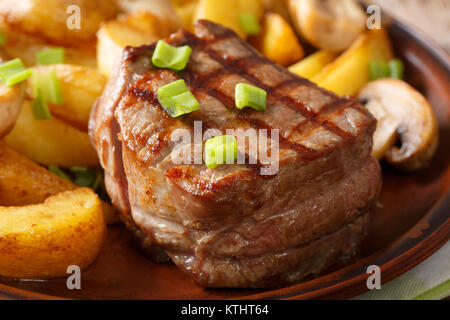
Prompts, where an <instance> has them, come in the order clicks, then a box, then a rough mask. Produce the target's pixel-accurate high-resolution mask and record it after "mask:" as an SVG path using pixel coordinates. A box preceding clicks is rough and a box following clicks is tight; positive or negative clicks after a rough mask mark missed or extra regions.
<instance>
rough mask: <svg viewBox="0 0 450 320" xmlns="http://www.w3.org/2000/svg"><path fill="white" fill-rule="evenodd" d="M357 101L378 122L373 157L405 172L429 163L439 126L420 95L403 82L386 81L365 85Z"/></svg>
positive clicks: (428, 105)
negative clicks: (383, 159) (363, 105)
mask: <svg viewBox="0 0 450 320" xmlns="http://www.w3.org/2000/svg"><path fill="white" fill-rule="evenodd" d="M358 99H359V100H360V101H361V102H363V103H364V104H365V106H366V107H367V109H368V110H369V111H370V112H371V113H372V114H373V115H374V116H375V118H376V119H377V120H378V124H377V128H376V131H375V134H374V137H373V140H374V145H373V152H372V154H373V155H374V156H375V157H377V158H378V159H382V158H383V157H385V158H386V160H387V161H388V162H389V163H390V164H392V165H394V166H396V167H397V168H399V169H401V170H405V171H414V170H417V169H420V168H422V167H424V166H426V165H427V164H428V162H429V161H430V159H431V158H432V157H433V155H434V153H435V151H436V148H437V144H438V125H437V121H436V117H435V115H434V113H433V110H432V108H431V106H430V104H429V103H428V101H427V100H426V99H425V97H424V96H423V95H421V94H420V93H419V92H418V91H417V90H415V89H414V88H412V87H411V86H410V85H409V84H407V83H406V82H404V81H401V80H397V79H388V78H386V79H380V80H376V81H373V82H370V83H368V84H367V85H366V86H365V87H363V88H362V90H361V92H360V93H359V96H358ZM397 140H399V142H400V144H399V146H397V145H396V142H397Z"/></svg>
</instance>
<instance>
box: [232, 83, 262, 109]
mask: <svg viewBox="0 0 450 320" xmlns="http://www.w3.org/2000/svg"><path fill="white" fill-rule="evenodd" d="M235 103H236V107H237V108H238V109H243V108H245V107H250V108H253V109H255V110H258V111H262V110H266V107H267V92H266V91H265V90H263V89H261V88H258V87H255V86H252V85H250V84H247V83H238V84H237V85H236V89H235Z"/></svg>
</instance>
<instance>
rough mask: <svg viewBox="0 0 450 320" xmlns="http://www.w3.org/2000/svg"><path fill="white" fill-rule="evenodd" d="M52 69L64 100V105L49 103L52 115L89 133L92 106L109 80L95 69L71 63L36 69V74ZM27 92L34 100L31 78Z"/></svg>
mask: <svg viewBox="0 0 450 320" xmlns="http://www.w3.org/2000/svg"><path fill="white" fill-rule="evenodd" d="M51 69H54V70H55V73H56V76H57V77H58V79H59V81H60V83H61V91H62V94H63V98H64V99H63V100H64V102H63V104H62V105H57V106H55V105H51V104H49V107H50V111H51V113H52V115H54V116H55V117H56V118H58V119H61V120H63V121H65V122H67V123H69V124H71V125H73V126H74V127H76V128H79V129H81V130H83V131H87V125H88V121H89V115H90V112H91V108H92V105H93V104H94V102H95V100H96V99H97V98H98V97H99V96H100V95H101V93H102V91H103V87H104V86H105V83H106V77H105V76H104V75H102V74H100V73H99V72H97V71H95V70H93V69H90V68H86V67H82V66H76V65H69V64H57V65H48V66H36V67H34V68H33V71H34V72H41V73H44V74H45V73H48V72H49V71H50V70H51ZM26 93H27V96H28V97H29V98H30V99H34V98H35V97H34V96H33V81H32V80H31V78H30V79H28V81H27V82H26Z"/></svg>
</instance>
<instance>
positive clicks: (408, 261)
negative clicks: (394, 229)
mask: <svg viewBox="0 0 450 320" xmlns="http://www.w3.org/2000/svg"><path fill="white" fill-rule="evenodd" d="M394 26H395V27H396V28H399V29H400V30H401V31H402V32H403V33H406V34H408V35H409V36H410V37H412V38H414V40H415V41H416V42H418V43H419V44H420V46H421V47H423V48H424V49H425V51H426V52H427V53H428V54H429V55H430V56H432V57H433V58H435V59H436V60H437V61H438V63H439V64H441V65H443V66H444V69H445V72H447V73H448V74H450V55H449V54H448V53H447V52H446V51H445V50H444V49H442V48H441V47H440V46H439V45H438V44H437V42H436V41H434V40H433V39H432V38H430V37H429V36H428V35H425V34H424V33H423V32H422V31H420V30H418V29H417V28H415V27H413V26H410V25H409V24H407V23H404V22H402V21H400V20H399V19H392V23H391V24H390V25H389V26H388V27H387V29H389V28H391V27H394ZM447 170H448V169H447ZM444 174H445V172H444ZM445 210H450V186H449V185H447V186H446V188H445V190H444V191H443V192H442V194H441V197H440V198H439V199H438V200H437V201H436V202H435V203H434V205H433V207H432V208H430V209H429V210H428V212H427V214H426V215H425V216H424V217H422V219H421V220H419V221H418V222H417V223H416V224H415V225H414V226H413V227H411V229H410V230H408V231H407V232H405V233H404V234H403V235H402V236H400V237H399V238H397V239H396V240H395V241H393V242H392V243H390V244H389V245H388V246H386V247H383V248H382V249H380V250H379V251H377V252H375V253H373V254H371V255H370V256H368V257H365V258H363V259H362V260H359V261H357V262H355V263H354V264H351V265H349V266H346V267H344V268H341V269H339V270H336V271H334V272H332V273H329V274H326V275H324V276H321V277H318V278H315V279H312V280H310V281H307V282H303V283H299V284H295V285H291V286H288V287H284V288H281V289H276V290H267V291H265V292H262V293H256V294H251V295H246V296H242V297H235V298H231V300H233V299H234V300H240V299H252V300H255V299H324V298H326V299H330V298H331V299H346V298H352V297H355V296H357V295H359V294H362V293H364V292H366V291H368V289H367V287H366V286H364V285H362V284H363V283H365V281H366V280H367V276H368V274H367V273H361V272H358V273H357V274H356V275H355V276H353V277H351V278H349V279H347V280H345V281H341V282H337V283H336V284H333V285H330V286H326V287H324V288H317V289H313V290H312V291H308V292H305V293H302V292H301V291H302V289H301V287H302V285H304V284H306V283H320V282H323V281H324V280H325V279H329V281H332V279H333V278H334V277H336V276H338V275H340V274H345V273H347V272H352V271H355V270H356V269H358V268H360V267H361V266H363V265H364V264H365V263H366V262H369V261H372V260H373V259H376V258H377V257H378V258H379V257H380V255H381V251H383V252H386V251H388V252H389V251H391V250H393V249H395V248H396V247H397V246H398V245H399V244H400V243H402V242H404V241H405V240H406V239H407V238H409V237H408V234H410V233H411V232H414V231H415V229H417V228H418V227H420V225H421V223H423V222H424V221H427V220H428V219H430V218H431V217H433V216H439V215H440V214H441V212H443V214H445ZM449 233H450V217H447V219H446V220H445V221H444V222H443V223H442V224H441V225H439V226H438V227H436V228H435V229H434V230H433V231H432V232H431V233H430V234H429V235H428V236H426V237H425V238H423V239H420V241H419V242H418V243H416V244H415V245H413V246H412V247H411V248H409V249H407V250H406V251H404V250H403V251H402V252H401V253H400V254H398V255H396V256H395V257H393V258H391V259H389V260H388V261H387V262H385V263H384V264H382V265H380V269H381V272H382V275H383V276H382V278H381V283H382V284H384V283H386V282H388V281H391V280H392V279H394V278H396V277H398V276H400V275H401V274H403V273H405V272H407V271H409V270H410V269H412V268H413V267H415V266H416V265H418V264H419V263H421V262H423V261H424V260H425V259H427V258H428V257H429V256H431V255H432V254H433V253H434V252H436V251H437V250H438V249H440V248H441V247H442V246H443V245H444V244H446V243H447V242H448V241H449ZM424 248H426V249H427V250H423V249H424ZM412 258H414V259H412ZM392 265H395V266H396V268H394V267H392ZM19 299H24V300H28V299H36V300H72V299H70V298H65V297H59V296H53V295H48V294H45V293H39V292H35V291H29V290H24V289H20V288H17V287H13V286H8V285H5V284H3V283H0V300H19Z"/></svg>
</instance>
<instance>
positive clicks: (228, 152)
mask: <svg viewBox="0 0 450 320" xmlns="http://www.w3.org/2000/svg"><path fill="white" fill-rule="evenodd" d="M236 158H237V142H236V138H235V137H233V136H230V135H224V136H218V137H214V138H211V139H208V140H207V141H206V142H205V164H206V166H207V167H208V168H209V169H214V168H216V167H218V166H219V165H221V164H225V163H227V164H232V163H234V161H235V160H236Z"/></svg>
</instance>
